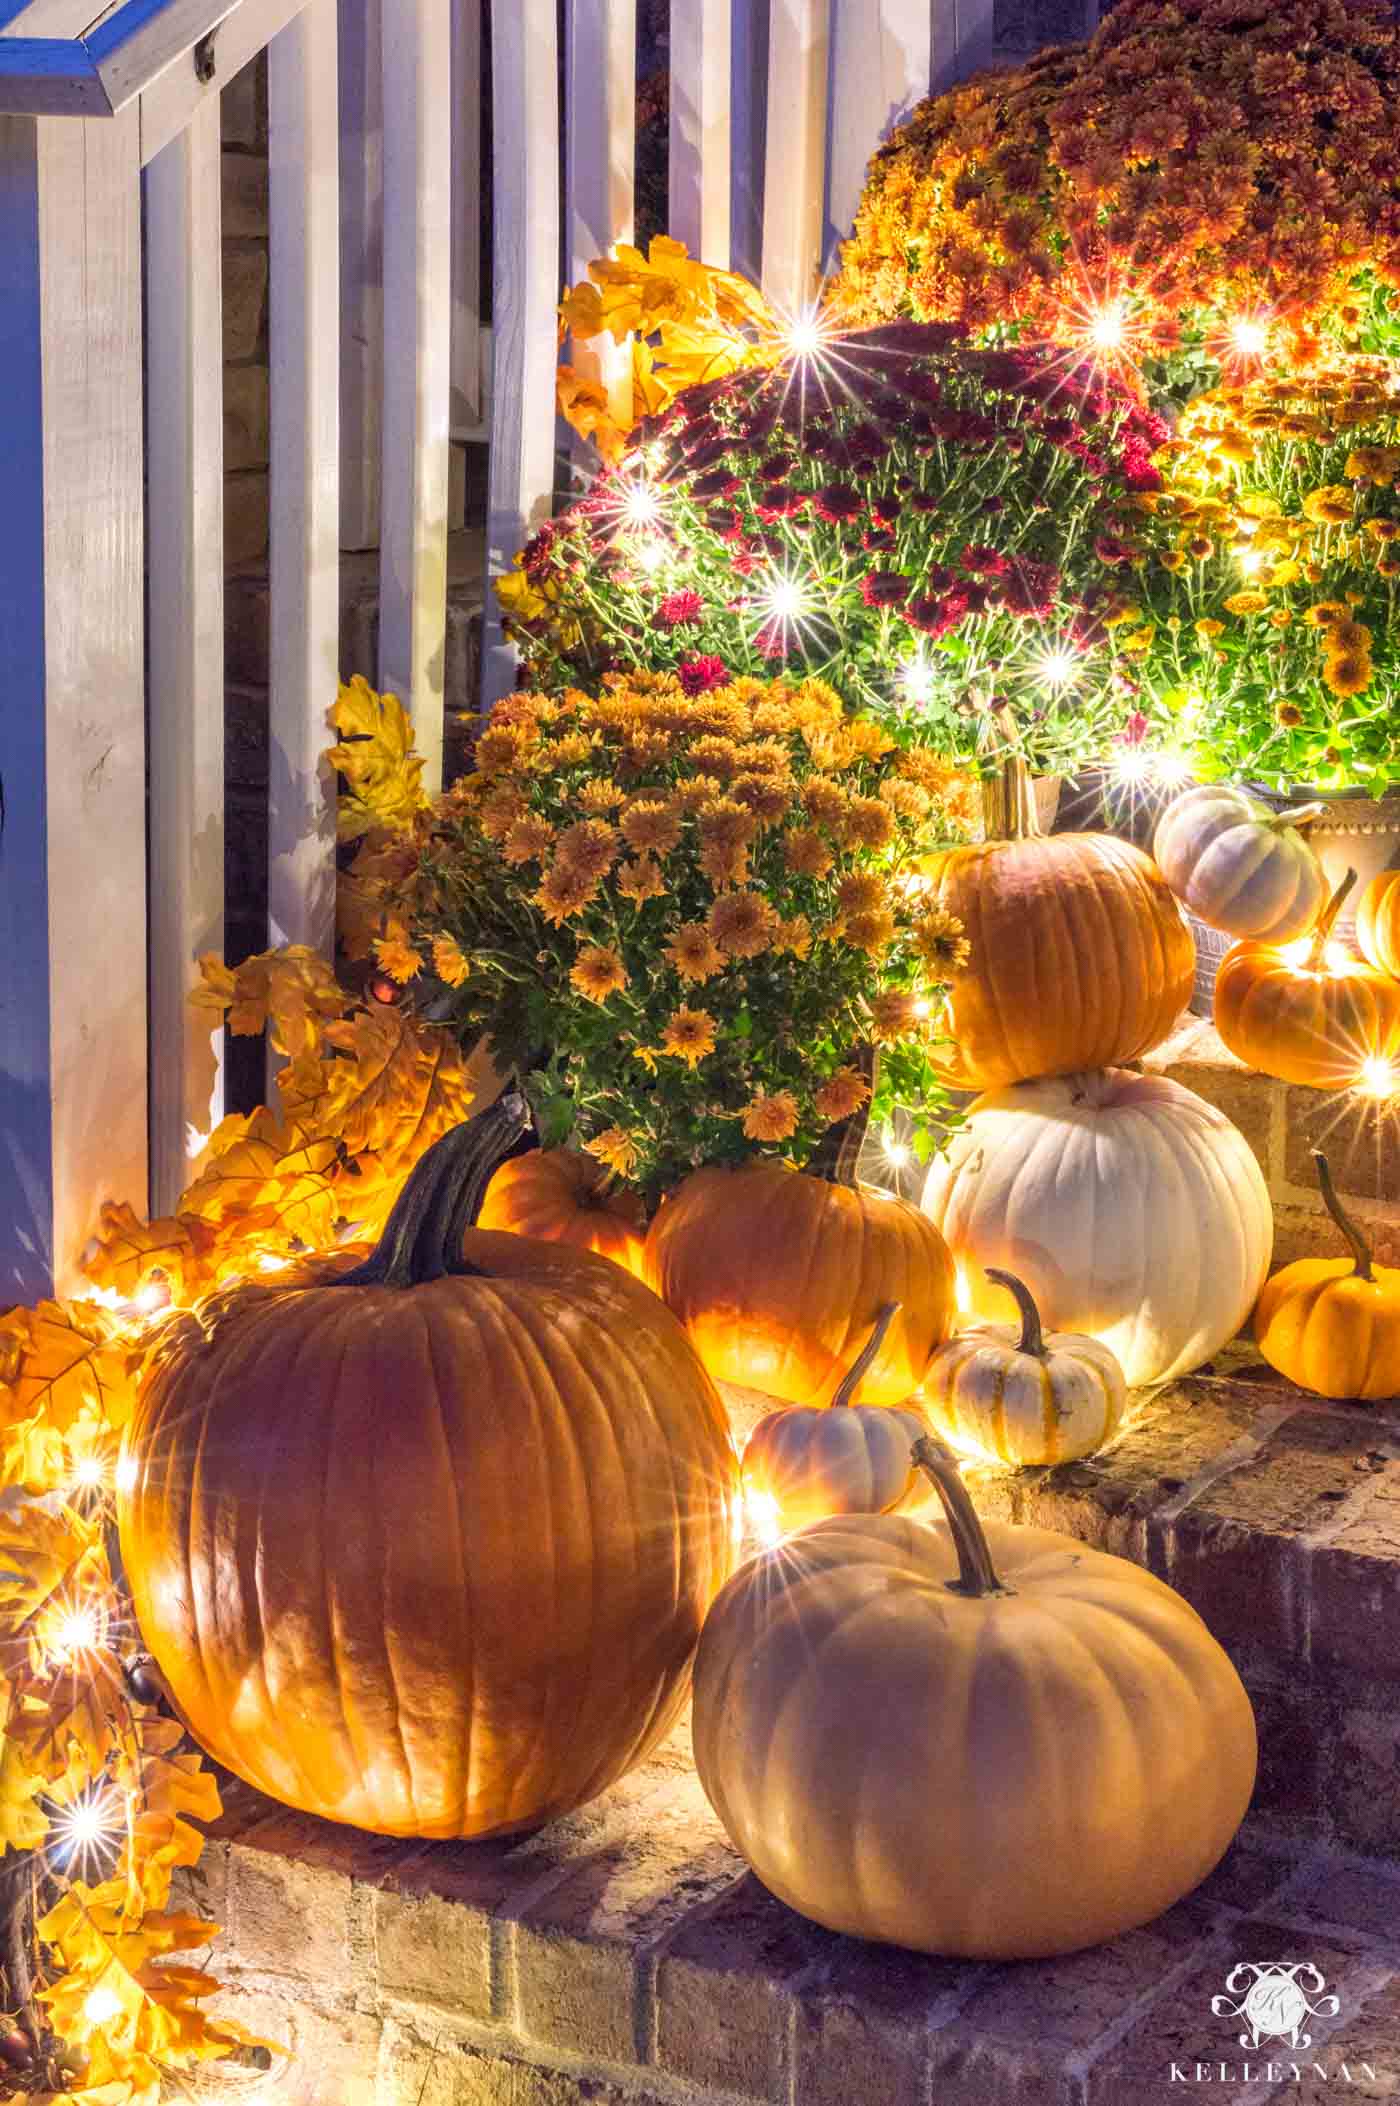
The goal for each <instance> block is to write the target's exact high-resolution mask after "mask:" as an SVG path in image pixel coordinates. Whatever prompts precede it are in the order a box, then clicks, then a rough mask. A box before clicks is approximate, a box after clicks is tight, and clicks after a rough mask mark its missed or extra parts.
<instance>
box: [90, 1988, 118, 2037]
mask: <svg viewBox="0 0 1400 2106" xmlns="http://www.w3.org/2000/svg"><path fill="white" fill-rule="evenodd" d="M121 2015H122V2000H121V1998H120V1997H119V1996H118V1995H117V1993H116V1991H115V1989H109V1988H108V1987H107V1986H106V1984H105V1983H104V1982H99V1983H98V1985H97V1987H96V1988H95V1989H91V1990H89V1992H88V1994H87V1997H86V1999H85V2000H84V2003H83V2017H84V2018H85V2019H86V2020H87V2022H88V2024H89V2025H91V2026H105V2025H110V2024H111V2022H112V2020H113V2019H114V2018H120V2017H121Z"/></svg>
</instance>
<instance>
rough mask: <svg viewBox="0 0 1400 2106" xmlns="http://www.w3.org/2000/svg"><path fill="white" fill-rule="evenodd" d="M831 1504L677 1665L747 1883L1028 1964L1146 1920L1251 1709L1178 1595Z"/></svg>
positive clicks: (964, 1498)
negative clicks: (689, 1658)
mask: <svg viewBox="0 0 1400 2106" xmlns="http://www.w3.org/2000/svg"><path fill="white" fill-rule="evenodd" d="M916 1452H917V1455H918V1459H919V1460H920V1462H921V1463H923V1464H924V1466H925V1467H926V1468H928V1469H929V1470H930V1471H931V1472H932V1473H933V1474H934V1476H935V1477H936V1480H937V1484H938V1488H939V1491H940V1495H941V1496H942V1497H943V1499H944V1503H945V1508H946V1511H947V1516H948V1525H947V1526H942V1525H937V1526H935V1525H930V1524H929V1523H927V1522H924V1521H919V1520H916V1519H914V1518H912V1517H910V1516H908V1515H903V1514H871V1515H857V1514H845V1515H839V1516H837V1517H836V1518H835V1519H833V1520H830V1521H819V1522H817V1523H816V1524H814V1526H813V1527H811V1528H807V1529H803V1530H802V1532H801V1533H800V1535H798V1536H796V1537H795V1538H793V1539H791V1540H790V1541H789V1542H788V1543H785V1544H783V1545H781V1546H779V1547H778V1548H777V1549H774V1550H770V1551H768V1552H765V1553H763V1554H762V1555H760V1556H758V1557H754V1558H750V1559H749V1560H748V1562H747V1563H746V1564H744V1565H743V1566H741V1567H740V1569H739V1571H738V1572H737V1573H736V1574H735V1575H734V1577H733V1578H732V1579H731V1580H730V1581H729V1583H728V1585H727V1586H726V1587H725V1588H724V1589H723V1591H722V1592H721V1593H720V1596H719V1598H718V1600H717V1601H716V1602H715V1605H714V1607H713V1608H712V1610H711V1611H710V1614H709V1617H708V1619H707V1621H706V1624H705V1629H704V1631H703V1633H702V1635H701V1639H700V1650H699V1654H698V1656H697V1659H696V1667H695V1708H694V1713H693V1733H694V1743H695V1765H696V1768H697V1770H698V1771H699V1773H700V1781H701V1783H702V1785H703V1786H704V1788H705V1792H706V1794H707V1796H708V1798H709V1800H710V1804H711V1805H712V1806H713V1807H714V1809H715V1812H716V1813H717V1814H718V1816H719V1818H720V1820H721V1821H722V1822H723V1824H724V1827H725V1830H726V1832H727V1833H728V1835H729V1838H730V1841H731V1842H732V1843H733V1844H734V1846H735V1848H736V1849H737V1850H739V1851H740V1852H741V1854H742V1855H743V1856H744V1857H745V1858H746V1859H747V1860H748V1862H749V1864H750V1865H751V1866H752V1867H753V1869H754V1871H755V1872H756V1873H757V1874H758V1876H759V1878H760V1879H761V1880H762V1881H763V1884H764V1885H765V1886H766V1887H768V1888H769V1889H770V1890H771V1891H772V1892H773V1893H774V1894H776V1895H777V1896H778V1897H779V1899H780V1900H782V1901H785V1902H787V1903H788V1905H789V1906H790V1907H791V1908H795V1909H798V1910H800V1911H801V1912H802V1914H803V1915H805V1916H810V1917H811V1918H812V1919H813V1921H815V1922H817V1923H821V1924H825V1925H826V1927H827V1928H828V1929H830V1930H834V1931H845V1932H849V1933H851V1934H853V1935H854V1936H856V1937H860V1938H876V1939H881V1940H884V1941H885V1942H887V1943H889V1944H893V1945H908V1946H913V1947H914V1948H915V1949H916V1950H920V1951H925V1952H936V1953H948V1954H954V1955H965V1956H968V1957H972V1958H979V1959H1036V1958H1041V1957H1045V1956H1048V1955H1050V1954H1054V1953H1064V1952H1074V1951H1077V1950H1078V1949H1080V1948H1081V1947H1083V1946H1086V1945H1095V1944H1098V1943H1099V1942H1101V1941H1102V1940H1104V1939H1107V1938H1114V1937H1117V1936H1119V1935H1120V1933H1122V1932H1123V1931H1126V1930H1130V1929H1132V1928H1133V1926H1134V1925H1136V1924H1140V1923H1146V1922H1149V1921H1150V1920H1151V1919H1152V1918H1153V1917H1154V1916H1158V1915H1160V1914H1161V1912H1162V1911H1163V1910H1164V1909H1167V1908H1170V1907H1171V1905H1172V1904H1173V1903H1174V1902H1176V1901H1179V1900H1180V1899H1181V1897H1182V1896H1183V1895H1184V1894H1188V1893H1189V1892H1190V1891H1191V1889H1192V1888H1193V1887H1195V1886H1197V1885H1198V1884H1199V1883H1200V1881H1201V1880H1203V1879H1204V1878H1205V1877H1206V1875H1207V1874H1208V1873H1209V1872H1210V1871H1211V1869H1212V1868H1213V1867H1214V1866H1215V1865H1216V1864H1217V1863H1218V1862H1219V1860H1220V1858H1221V1857H1222V1856H1223V1855H1224V1853H1225V1851H1226V1849H1227V1848H1228V1846H1229V1843H1230V1840H1231V1838H1232V1836H1233V1835H1234V1833H1235V1830H1236V1829H1237V1828H1238V1826H1239V1823H1240V1821H1241V1819H1242V1818H1243V1815H1244V1812H1245V1808H1246V1807H1247V1805H1248V1804H1249V1798H1250V1793H1251V1791H1252V1789H1253V1785H1254V1773H1255V1762H1256V1754H1257V1749H1256V1741H1255V1731H1254V1717H1253V1713H1252V1711H1251V1709H1250V1704H1249V1698H1248V1697H1247V1696H1246V1694H1245V1691H1244V1688H1243V1686H1242V1684H1241V1682H1240V1679H1239V1676H1238V1675H1237V1674H1236V1672H1235V1670H1234V1668H1233V1667H1232V1666H1231V1665H1230V1662H1229V1660H1228V1659H1227V1658H1226V1656H1225V1654H1224V1652H1223V1651H1222V1650H1221V1648H1220V1646H1219V1645H1218V1644H1217V1643H1216V1641H1215V1639H1214V1638H1212V1637H1211V1635H1210V1632H1209V1631H1208V1630H1207V1629H1206V1627H1205V1625H1204V1624H1203V1623H1202V1622H1201V1619H1200V1618H1199V1616H1197V1614H1196V1612H1195V1611H1194V1609H1192V1608H1190V1607H1189V1606H1188V1605H1187V1604H1186V1603H1185V1602H1184V1601H1183V1600H1182V1599H1181V1597H1180V1596H1179V1595H1178V1594H1175V1593H1173V1592H1172V1590H1171V1588H1170V1587H1168V1586H1166V1585H1165V1584H1164V1583H1163V1582H1162V1581H1161V1580H1159V1579H1155V1578H1154V1577H1153V1576H1152V1574H1151V1573H1149V1572H1145V1571H1143V1570H1142V1568H1141V1567H1140V1566H1137V1565H1132V1564H1129V1563H1128V1561H1127V1560H1126V1559H1125V1558H1116V1557H1109V1556H1107V1555H1106V1554H1105V1553H1104V1552H1102V1551H1096V1550H1090V1549H1088V1548H1087V1547H1086V1546H1085V1545H1084V1544H1083V1543H1078V1542H1074V1541H1073V1540H1071V1538H1069V1537H1068V1536H1062V1535H1055V1534H1052V1533H1051V1532H1050V1531H1049V1530H1047V1529H1040V1528H1013V1527H1010V1526H1007V1525H1005V1524H997V1523H993V1522H988V1523H987V1524H985V1528H984V1527H983V1526H982V1525H980V1524H979V1522H978V1520H977V1516H976V1514H975V1513H974V1512H973V1509H972V1504H971V1501H970V1499H969V1498H968V1495H967V1489H966V1487H965V1486H964V1484H963V1482H962V1479H961V1477H960V1475H959V1472H958V1469H957V1465H956V1464H955V1462H954V1460H953V1457H952V1455H951V1454H950V1453H949V1451H948V1450H947V1449H946V1448H944V1447H943V1445H942V1443H941V1442H935V1441H921V1442H920V1443H919V1446H918V1450H917V1451H916Z"/></svg>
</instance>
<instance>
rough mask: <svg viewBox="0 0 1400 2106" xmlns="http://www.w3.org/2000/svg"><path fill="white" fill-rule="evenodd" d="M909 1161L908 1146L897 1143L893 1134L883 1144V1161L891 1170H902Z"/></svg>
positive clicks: (905, 1143)
mask: <svg viewBox="0 0 1400 2106" xmlns="http://www.w3.org/2000/svg"><path fill="white" fill-rule="evenodd" d="M909 1159H910V1150H909V1144H908V1143H907V1142H906V1141H897V1140H896V1139H895V1137H894V1135H893V1134H891V1135H890V1137H889V1139H888V1140H887V1141H886V1142H885V1161H886V1162H887V1163H888V1164H889V1165H890V1168H891V1169H892V1170H903V1169H904V1168H905V1166H906V1165H907V1164H908V1162H909Z"/></svg>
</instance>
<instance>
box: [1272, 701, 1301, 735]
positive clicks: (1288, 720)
mask: <svg viewBox="0 0 1400 2106" xmlns="http://www.w3.org/2000/svg"><path fill="white" fill-rule="evenodd" d="M1274 721H1275V723H1278V724H1282V725H1283V727H1284V729H1285V730H1291V729H1292V728H1293V727H1294V726H1295V725H1297V724H1301V723H1302V721H1303V712H1302V710H1301V709H1299V707H1298V705H1297V703H1296V702H1280V703H1279V705H1278V708H1277V709H1276V710H1275V711H1274Z"/></svg>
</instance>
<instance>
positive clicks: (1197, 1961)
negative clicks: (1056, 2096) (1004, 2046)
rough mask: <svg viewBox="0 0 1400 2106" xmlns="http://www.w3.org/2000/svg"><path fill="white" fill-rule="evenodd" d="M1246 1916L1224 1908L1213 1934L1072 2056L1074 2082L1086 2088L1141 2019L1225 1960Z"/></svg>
mask: <svg viewBox="0 0 1400 2106" xmlns="http://www.w3.org/2000/svg"><path fill="white" fill-rule="evenodd" d="M1243 1913H1244V1912H1243V1911H1242V1910H1233V1909H1232V1910H1226V1909H1224V1908H1222V1909H1221V1910H1220V1918H1219V1921H1217V1922H1216V1923H1214V1924H1212V1926H1211V1928H1210V1929H1209V1930H1207V1931H1203V1932H1202V1934H1201V1936H1200V1938H1199V1939H1198V1940H1196V1941H1195V1942H1194V1943H1193V1944H1192V1945H1191V1946H1190V1947H1189V1948H1188V1950H1187V1951H1186V1952H1185V1953H1184V1954H1183V1956H1182V1958H1181V1959H1180V1960H1178V1961H1177V1963H1176V1965H1175V1966H1174V1967H1170V1968H1168V1970H1167V1972H1166V1973H1165V1974H1163V1975H1161V1976H1160V1977H1159V1978H1158V1980H1157V1981H1155V1982H1152V1983H1150V1984H1149V1985H1148V1987H1147V1988H1146V1989H1143V1990H1142V1991H1140V1992H1139V1994H1138V1995H1137V1996H1135V1997H1132V1998H1130V1999H1129V2001H1128V2003H1127V2004H1126V2005H1125V2006H1124V2008H1123V2009H1122V2010H1121V2011H1120V2012H1119V2014H1118V2016H1117V2017H1116V2018H1115V2019H1113V2020H1112V2021H1111V2022H1110V2023H1109V2024H1108V2025H1106V2026H1105V2027H1104V2029H1103V2031H1102V2033H1100V2034H1099V2036H1098V2038H1097V2039H1096V2040H1091V2041H1090V2042H1089V2044H1088V2046H1087V2047H1082V2048H1078V2049H1076V2050H1075V2051H1074V2052H1073V2053H1072V2054H1070V2055H1068V2056H1067V2057H1066V2058H1065V2064H1064V2067H1065V2073H1066V2075H1067V2076H1068V2077H1069V2078H1070V2079H1071V2081H1072V2082H1073V2083H1075V2084H1076V2085H1077V2086H1079V2087H1083V2086H1084V2085H1085V2084H1086V2083H1087V2081H1088V2077H1089V2073H1090V2071H1091V2070H1092V2069H1094V2068H1095V2067H1096V2065H1097V2064H1098V2063H1100V2062H1101V2061H1102V2060H1103V2058H1104V2057H1105V2055H1108V2054H1110V2053H1111V2052H1112V2051H1113V2049H1114V2048H1115V2047H1117V2046H1118V2045H1119V2044H1120V2042H1122V2041H1124V2040H1126V2039H1127V2037H1128V2035H1129V2033H1130V2032H1131V2031H1132V2030H1133V2027H1134V2026H1135V2025H1136V2024H1137V2022H1138V2020H1139V2019H1140V2018H1142V2017H1143V2016H1144V2015H1145V2014H1146V2013H1147V2012H1149V2011H1151V2010H1153V2009H1154V2008H1155V2006H1156V2005H1157V2004H1158V2003H1159V2002H1163V2001H1165V1999H1166V1998H1167V1997H1168V1996H1170V1995H1171V1994H1172V1992H1173V1991H1174V1990H1175V1989H1176V1988H1177V1987H1178V1986H1179V1985H1180V1984H1181V1983H1182V1982H1185V1981H1187V1980H1188V1979H1189V1978H1190V1976H1191V1975H1193V1974H1194V1973H1195V1972H1196V1970H1197V1969H1198V1968H1199V1967H1203V1966H1204V1965H1205V1964H1206V1962H1207V1960H1209V1959H1211V1958H1213V1957H1215V1956H1217V1955H1219V1956H1220V1957H1222V1958H1223V1957H1224V1955H1225V1953H1226V1952H1227V1951H1228V1950H1229V1934H1230V1932H1231V1931H1232V1930H1233V1929H1234V1926H1235V1924H1236V1923H1237V1922H1238V1921H1239V1920H1240V1919H1241V1918H1242V1916H1243Z"/></svg>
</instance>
